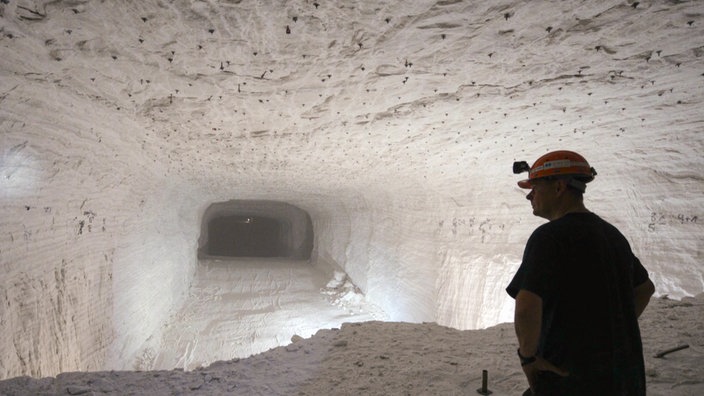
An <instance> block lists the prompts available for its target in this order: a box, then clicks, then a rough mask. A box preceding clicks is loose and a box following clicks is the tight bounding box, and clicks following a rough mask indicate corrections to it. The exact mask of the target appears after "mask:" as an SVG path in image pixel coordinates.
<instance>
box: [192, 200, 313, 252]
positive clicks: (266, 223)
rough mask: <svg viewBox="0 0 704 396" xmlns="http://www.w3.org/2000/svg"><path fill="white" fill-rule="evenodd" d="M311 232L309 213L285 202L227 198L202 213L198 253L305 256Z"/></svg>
mask: <svg viewBox="0 0 704 396" xmlns="http://www.w3.org/2000/svg"><path fill="white" fill-rule="evenodd" d="M313 244H314V234H313V224H312V221H311V218H310V215H309V214H308V213H307V212H306V211H305V210H302V209H300V208H298V207H296V206H293V205H291V204H288V203H286V202H277V201H264V200H261V201H260V200H231V201H226V202H217V203H213V204H211V205H210V206H209V207H208V208H207V209H206V211H205V213H204V214H203V218H202V222H201V234H200V237H199V238H198V257H199V258H206V257H280V258H286V259H292V260H309V259H310V258H311V254H312V251H313Z"/></svg>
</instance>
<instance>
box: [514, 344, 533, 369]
mask: <svg viewBox="0 0 704 396" xmlns="http://www.w3.org/2000/svg"><path fill="white" fill-rule="evenodd" d="M516 353H518V358H519V359H521V366H527V365H529V364H531V363H533V362H535V361H536V360H537V358H536V357H535V355H533V356H531V357H525V356H523V355H521V348H518V349H517V350H516Z"/></svg>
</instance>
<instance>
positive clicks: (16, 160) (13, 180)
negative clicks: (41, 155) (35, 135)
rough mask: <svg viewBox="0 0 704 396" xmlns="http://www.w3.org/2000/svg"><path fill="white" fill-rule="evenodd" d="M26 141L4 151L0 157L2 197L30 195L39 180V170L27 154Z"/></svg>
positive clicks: (33, 159)
mask: <svg viewBox="0 0 704 396" xmlns="http://www.w3.org/2000/svg"><path fill="white" fill-rule="evenodd" d="M28 151H29V150H27V141H25V142H23V143H20V144H16V145H14V146H12V147H10V148H9V149H5V150H3V152H2V157H0V191H1V192H2V195H3V197H16V196H26V195H31V194H32V193H33V192H34V190H35V189H36V188H37V186H38V184H39V181H40V179H41V169H40V167H39V165H38V164H37V161H36V159H35V157H34V156H33V155H32V154H31V153H29V152H28Z"/></svg>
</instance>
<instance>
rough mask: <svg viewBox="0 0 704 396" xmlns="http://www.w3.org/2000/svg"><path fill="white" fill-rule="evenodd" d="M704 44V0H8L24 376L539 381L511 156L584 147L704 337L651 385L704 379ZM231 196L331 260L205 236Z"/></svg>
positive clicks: (4, 126)
mask: <svg viewBox="0 0 704 396" xmlns="http://www.w3.org/2000/svg"><path fill="white" fill-rule="evenodd" d="M702 37H704V2H702V1H700V0H692V1H686V0H682V1H674V0H673V1H666V0H662V1H640V2H636V1H631V0H618V1H616V0H604V1H590V2H583V1H578V0H563V1H530V2H521V1H516V0H497V1H475V0H464V1H461V0H432V1H430V0H413V1H410V0H406V1H401V0H395V1H386V0H360V1H322V0H320V1H314V0H291V1H284V0H280V1H273V0H261V1H239V0H209V1H201V0H173V1H171V0H169V1H164V0H144V1H98V0H71V1H50V0H34V1H33V0H1V1H0V274H1V275H0V334H2V337H0V379H11V378H15V377H17V378H16V379H15V380H12V381H10V383H9V384H5V383H3V385H1V387H0V389H1V390H2V391H7V392H10V393H11V392H15V393H19V394H32V393H42V392H44V393H52V392H55V393H62V392H63V393H65V392H69V393H74V394H77V393H88V392H95V393H100V392H101V391H106V392H121V393H133V394H145V393H146V394H171V393H179V392H183V391H184V389H190V390H191V391H196V390H202V392H203V393H204V394H208V393H210V394H216V393H218V392H221V393H228V392H233V387H235V386H241V387H242V388H241V389H244V390H242V393H241V394H291V393H294V394H295V393H296V392H298V393H307V394H325V393H340V394H360V393H361V394H364V393H368V394H467V393H474V390H475V389H476V388H477V387H478V385H479V384H478V383H477V378H479V376H480V375H481V369H485V368H486V369H489V371H490V375H491V376H492V377H494V376H496V377H497V379H498V378H504V379H503V380H502V381H504V382H503V383H499V384H496V385H495V389H497V392H495V393H496V394H501V393H500V392H506V394H515V393H517V392H520V391H521V390H522V389H524V388H525V380H524V379H523V378H522V376H521V374H520V367H518V368H517V367H515V366H516V362H515V357H514V356H513V354H514V353H515V338H514V336H513V333H512V331H513V330H512V328H511V325H510V324H507V323H505V322H510V321H512V319H513V318H512V310H513V305H512V304H513V302H512V300H511V299H510V298H509V297H508V296H507V295H506V294H505V292H504V288H505V286H506V284H507V283H508V281H509V280H510V279H511V276H512V275H513V273H514V272H515V270H516V268H517V267H518V265H519V263H520V258H521V254H522V249H523V246H524V244H525V241H526V240H527V238H528V236H529V235H530V233H531V232H532V230H533V229H534V228H535V227H536V226H538V225H539V224H541V223H542V220H541V219H538V218H535V217H533V216H532V214H531V211H530V207H529V205H528V202H527V201H526V200H525V199H524V196H525V193H526V191H524V190H520V189H519V188H518V187H517V186H516V184H515V182H516V180H518V178H519V177H520V176H516V175H513V174H512V173H511V164H512V162H513V161H514V160H525V161H528V162H532V161H534V160H535V159H536V158H537V157H538V156H539V155H541V154H543V153H545V152H547V151H549V150H556V149H571V150H574V151H578V152H580V153H581V154H583V155H584V156H585V157H586V158H587V159H588V160H589V162H590V163H591V165H592V166H594V167H595V168H596V170H597V172H598V176H597V178H596V180H595V181H594V182H593V183H591V184H590V185H589V188H588V190H587V194H586V205H587V207H588V208H589V209H591V210H593V211H594V212H596V213H598V214H599V215H601V216H602V217H604V218H605V219H606V220H608V221H610V222H612V223H613V224H615V225H616V226H617V227H619V228H620V229H621V231H622V232H623V233H624V234H625V235H626V237H627V238H628V240H629V241H630V243H631V245H632V248H633V250H634V251H635V253H636V254H637V255H638V256H639V257H640V259H641V261H642V262H643V264H644V265H645V267H646V268H647V269H648V271H649V273H650V276H651V278H652V279H653V281H654V283H655V285H656V288H657V296H658V297H663V296H669V299H656V300H655V301H656V303H657V304H659V305H658V306H659V307H660V308H653V309H652V310H651V311H646V314H645V315H646V317H645V318H644V322H643V325H642V326H643V332H644V334H645V335H646V337H645V339H644V341H645V343H646V349H647V351H648V352H647V353H648V354H650V355H652V354H653V353H654V351H655V350H656V349H662V348H667V347H670V346H675V344H678V343H681V342H687V343H689V344H690V346H691V347H690V348H688V349H686V350H684V351H680V352H676V353H673V354H672V355H668V357H666V358H664V359H658V360H657V361H654V360H652V359H651V360H649V362H648V365H649V366H648V367H649V376H648V380H649V384H650V385H651V389H654V391H653V392H652V393H653V394H663V395H665V394H667V395H672V394H675V395H690V394H691V395H695V394H696V395H699V394H702V393H704V390H702V385H701V381H702V378H704V375H702V373H701V371H697V370H699V369H698V368H697V367H702V366H704V365H703V364H702V363H704V360H703V358H702V356H703V352H702V344H701V340H702V339H704V337H702V326H703V325H702V320H701V318H702V315H701V309H700V308H697V307H701V297H697V299H692V298H690V297H694V296H697V295H700V293H702V292H703V291H704V265H702V262H703V257H702V256H703V253H702V252H703V250H704V249H703V247H702V241H704V213H702V208H704V177H703V176H702V174H701V172H702V170H704V167H702V158H704V156H703V155H702V154H703V153H704V134H703V133H702V130H703V129H704V112H703V111H702V109H704V104H703V103H702V102H703V100H704V41H703V40H702ZM228 202H240V203H242V202H247V203H248V205H251V203H252V202H254V203H255V204H256V203H259V206H258V209H257V211H258V212H257V215H261V216H264V215H265V214H266V211H267V210H270V209H271V210H272V213H271V216H272V217H275V218H278V219H279V220H281V221H282V222H287V221H290V225H291V227H293V228H294V229H293V230H292V231H291V232H292V234H291V235H292V237H291V239H290V241H289V242H290V244H293V245H296V244H297V243H298V242H296V241H300V240H304V239H305V237H306V235H308V234H307V233H306V232H305V231H306V230H301V229H298V228H296V227H297V226H296V224H302V222H299V220H296V219H298V218H295V216H294V215H292V214H290V213H288V212H286V211H282V212H276V211H274V210H273V208H274V206H273V205H274V203H277V205H290V207H295V208H298V209H300V210H301V211H304V212H305V213H307V215H308V216H309V218H310V223H311V225H312V239H313V240H312V244H313V250H312V254H311V257H310V259H301V258H300V257H295V258H293V257H289V258H288V259H286V258H277V259H264V258H258V259H224V258H213V257H202V255H200V254H199V251H200V248H201V247H202V243H203V238H204V235H203V233H204V230H205V229H206V227H205V226H204V224H205V220H208V219H210V218H212V216H215V215H217V213H215V214H213V212H212V211H211V212H209V211H208V209H209V208H212V207H219V206H217V205H223V204H224V203H228ZM286 207H289V206H286ZM274 212H275V213H274ZM291 213H292V212H291ZM296 216H297V215H296ZM287 224H288V223H287ZM291 241H292V242H291ZM293 245H291V246H293ZM296 246H297V245H296ZM289 247H290V246H289ZM292 249H293V248H292ZM684 302H686V303H684ZM668 304H669V305H668ZM682 304H684V305H685V306H682ZM668 307H669V308H668ZM650 309H651V308H649V310H650ZM690 311H691V313H687V312H690ZM656 312H657V313H658V316H657V317H653V316H652V315H655V313H656ZM648 315H651V316H650V318H651V319H650V320H646V318H647V317H648ZM687 315H694V316H692V317H693V318H694V319H691V320H684V319H680V318H681V317H684V316H687ZM687 317H689V316H687ZM661 321H662V322H661ZM343 323H348V324H345V325H344V326H343V325H342V324H343ZM423 323H426V324H423ZM668 326H669V327H668ZM332 328H334V329H339V330H329V329H332ZM487 328H488V329H487ZM321 329H323V330H321ZM325 329H328V330H325ZM481 329H486V330H481ZM355 331H357V334H355V333H354V332H355ZM311 336H312V337H311ZM355 337H362V340H361V341H360V339H358V338H355ZM292 338H293V339H294V340H295V342H293V343H291V342H292V341H291V340H292ZM362 341H363V342H362ZM395 342H399V343H401V344H399V346H398V347H396V344H395ZM649 343H650V344H649ZM338 344H339V345H338ZM343 344H344V345H343ZM271 348H274V349H271ZM286 348H288V349H286ZM356 348H358V352H355V349H356ZM270 349H271V350H270ZM475 349H476V351H481V352H472V351H475ZM266 351H268V352H266ZM305 351H309V353H306V352H305ZM341 351H344V354H342V355H340V356H339V357H336V356H337V355H335V354H334V353H333V352H335V353H341ZM430 351H433V352H432V353H431V352H430ZM441 351H444V352H441ZM468 351H469V352H468ZM262 352H264V353H262ZM323 352H324V353H323ZM328 352H329V353H330V354H327V353H328ZM426 352H427V353H426ZM260 353H262V354H260ZM355 353H358V354H359V357H356V355H355ZM252 354H255V355H254V356H252V357H249V356H251V355H252ZM479 355H481V356H479ZM676 357H678V358H677V359H681V360H677V361H675V358H676ZM231 359H235V361H232V360H231ZM237 359H239V360H237ZM286 359H289V360H286ZM306 359H308V360H306ZM326 359H340V360H334V361H330V360H326ZM434 359H437V360H434ZM216 361H224V362H226V363H217V364H216V365H215V366H210V367H211V368H210V369H208V370H211V371H207V370H206V371H203V370H205V369H200V370H195V369H196V368H197V367H207V366H208V365H210V364H212V363H214V362H216ZM326 362H327V363H326ZM341 362H344V363H341ZM357 362H359V365H356V363H357ZM338 363H339V365H338ZM670 363H671V364H672V366H667V364H670ZM426 364H427V365H430V366H426ZM663 365H664V366H663ZM428 367H429V368H428ZM174 369H177V370H176V371H169V370H174ZM109 370H119V371H115V372H110V371H109ZM129 370H142V371H141V372H132V371H129ZM149 370H161V371H149ZM180 370H184V371H180ZM355 370H363V371H364V374H363V375H365V376H370V377H373V378H368V379H365V380H364V381H361V380H359V376H358V375H357V374H355V373H357V371H355ZM416 370H418V371H416ZM497 371H498V372H497ZM68 372H74V374H61V375H59V374H60V373H68ZM75 372H81V373H75ZM86 372H98V373H101V374H95V375H97V376H96V377H88V376H90V375H93V374H91V373H86ZM233 373H238V374H233ZM57 375H58V377H56V379H52V378H53V377H55V376H57ZM83 376H86V377H83ZM238 376H246V377H247V378H248V379H246V380H245V379H242V378H240V377H238ZM502 376H503V377H502ZM30 378H34V379H30ZM42 378H43V379H42ZM62 378H63V379H62ZM89 378H90V379H89ZM172 378H173V381H175V383H176V385H173V386H175V387H176V388H170V386H172V385H170V384H171V382H170V379H172ZM215 378H217V381H216V380H215ZM237 378H240V379H237ZM296 378H298V379H296ZM321 378H322V379H321ZM74 379H75V381H74ZM318 380H320V381H324V382H325V383H326V384H324V385H323V384H319V383H318V382H316V381H318ZM36 381H38V382H36ZM90 381H92V382H90ZM296 381H298V382H296ZM404 381H405V382H404ZM215 383H217V384H220V385H213V386H215V388H213V389H210V388H208V386H210V385H208V384H215ZM22 384H24V385H22ZM96 384H98V385H96ZM238 384H239V385H238ZM245 384H247V385H245ZM404 384H408V385H404ZM8 386H11V388H8ZM22 386H25V388H22ZM43 386H46V388H42V387H43ZM181 386H184V387H186V388H183V387H181ZM218 386H222V387H218ZM435 386H437V387H435ZM360 387H366V388H360ZM659 387H660V388H659ZM666 388H667V391H665V390H664V389H666ZM670 388H671V389H670ZM8 389H14V390H12V391H10V390H8ZM32 389H34V391H33V390H32ZM658 389H663V390H662V391H661V393H657V392H658ZM211 390H212V392H210V391H211ZM678 392H679V393H678Z"/></svg>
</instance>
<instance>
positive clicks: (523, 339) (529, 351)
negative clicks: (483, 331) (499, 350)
mask: <svg viewBox="0 0 704 396" xmlns="http://www.w3.org/2000/svg"><path fill="white" fill-rule="evenodd" d="M542 320H543V299H542V298H541V297H540V296H539V295H537V294H535V293H533V292H530V291H528V290H525V289H521V290H520V291H519V292H518V294H517V295H516V310H515V312H514V326H515V327H516V337H518V353H520V354H521V356H523V357H526V358H528V357H533V356H536V354H537V353H538V343H539V342H540V330H541V327H542ZM521 368H522V369H523V373H524V374H525V375H526V379H528V384H529V385H530V388H531V389H532V390H533V391H535V385H536V381H537V376H538V372H540V371H552V372H554V373H556V374H558V375H561V376H563V377H564V376H567V375H568V374H569V373H568V372H567V371H565V370H562V369H560V368H559V367H556V366H555V365H554V364H552V363H550V362H548V361H547V360H545V359H543V358H542V357H540V356H536V359H535V360H534V361H533V363H529V364H525V365H522V366H521Z"/></svg>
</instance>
